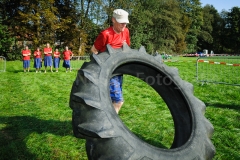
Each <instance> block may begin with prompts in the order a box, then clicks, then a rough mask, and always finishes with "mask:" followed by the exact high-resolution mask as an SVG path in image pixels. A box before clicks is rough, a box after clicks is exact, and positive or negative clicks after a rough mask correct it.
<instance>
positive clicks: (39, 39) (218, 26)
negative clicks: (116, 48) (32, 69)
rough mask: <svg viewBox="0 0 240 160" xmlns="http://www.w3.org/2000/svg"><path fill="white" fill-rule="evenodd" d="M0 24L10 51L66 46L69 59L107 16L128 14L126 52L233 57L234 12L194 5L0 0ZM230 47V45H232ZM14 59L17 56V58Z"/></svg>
mask: <svg viewBox="0 0 240 160" xmlns="http://www.w3.org/2000/svg"><path fill="white" fill-rule="evenodd" d="M0 4H1V6H2V8H1V10H0V13H1V17H2V19H3V22H2V24H3V25H4V26H8V30H9V34H10V36H11V37H15V39H16V41H15V44H14V46H16V47H22V46H21V45H24V43H25V42H29V43H30V42H31V43H32V44H31V45H32V47H33V48H36V47H37V46H40V47H42V46H43V45H44V44H45V43H47V42H50V44H51V45H52V46H53V48H55V47H58V48H60V49H62V48H64V46H66V45H68V46H69V47H70V48H71V49H72V50H73V52H74V54H75V55H85V54H86V53H88V52H89V50H90V47H91V46H92V44H93V42H94V40H95V38H96V36H97V35H98V33H99V32H100V31H101V30H103V29H104V28H106V27H109V26H110V25H111V17H112V11H113V10H114V9H116V8H123V9H125V10H126V11H128V12H129V19H130V24H128V27H129V29H130V34H131V47H132V48H139V47H140V46H141V45H143V46H145V47H146V49H147V51H148V52H149V53H152V52H155V51H156V50H157V51H158V52H166V53H177V54H182V53H191V52H196V51H203V49H208V50H213V51H216V52H215V53H223V52H225V53H226V52H228V53H239V52H240V51H239V47H238V45H237V44H238V43H239V28H240V27H239V26H240V25H239V22H240V20H239V19H240V18H239V8H238V7H234V8H232V9H231V10H230V11H229V12H228V11H222V12H221V13H218V12H217V10H216V9H215V8H214V6H212V5H206V6H204V7H202V6H201V3H200V0H177V1H176V0H169V1H166V0H148V1H146V0H95V1H93V0H80V1H77V0H49V1H45V0H2V1H1V2H0ZM232 42H236V43H232ZM18 54H20V53H18Z"/></svg>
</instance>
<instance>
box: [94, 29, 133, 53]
mask: <svg viewBox="0 0 240 160" xmlns="http://www.w3.org/2000/svg"><path fill="white" fill-rule="evenodd" d="M123 42H126V43H127V44H128V45H129V46H130V36H129V30H128V28H125V29H124V31H123V32H121V33H119V34H117V33H116V32H115V31H114V30H113V27H109V28H107V29H106V30H103V31H102V32H101V33H100V34H99V35H98V37H97V39H96V40H95V42H94V47H95V48H96V49H97V50H98V51H99V52H104V51H106V45H107V44H109V45H111V46H112V47H113V48H121V47H122V46H123Z"/></svg>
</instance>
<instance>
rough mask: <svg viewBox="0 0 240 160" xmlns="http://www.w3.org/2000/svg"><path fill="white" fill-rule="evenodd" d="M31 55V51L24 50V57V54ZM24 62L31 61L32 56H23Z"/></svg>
mask: <svg viewBox="0 0 240 160" xmlns="http://www.w3.org/2000/svg"><path fill="white" fill-rule="evenodd" d="M29 53H30V54H31V51H30V50H29V49H28V50H26V49H24V50H22V55H23V54H29ZM23 60H30V55H28V56H23Z"/></svg>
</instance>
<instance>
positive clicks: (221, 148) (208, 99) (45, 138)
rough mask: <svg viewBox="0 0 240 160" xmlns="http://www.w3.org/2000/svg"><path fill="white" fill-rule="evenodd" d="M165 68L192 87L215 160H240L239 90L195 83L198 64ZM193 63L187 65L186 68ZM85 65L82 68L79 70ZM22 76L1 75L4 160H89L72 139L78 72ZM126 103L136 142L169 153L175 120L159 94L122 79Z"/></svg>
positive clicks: (13, 66)
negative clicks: (205, 120) (71, 104)
mask: <svg viewBox="0 0 240 160" xmlns="http://www.w3.org/2000/svg"><path fill="white" fill-rule="evenodd" d="M181 60H186V62H166V64H167V65H169V66H175V67H177V68H178V69H179V74H180V77H181V78H182V79H184V80H186V81H188V82H190V83H192V84H193V85H194V95H195V96H196V97H198V98H199V99H200V100H202V101H203V102H204V103H205V104H206V106H207V109H206V113H205V116H206V117H207V118H208V119H209V120H210V121H211V123H212V124H213V126H214V128H215V132H214V134H213V137H212V142H213V144H214V146H215V147H216V155H215V157H214V159H216V160H217V159H221V160H226V159H227V160H229V159H232V160H237V159H240V154H239V150H240V123H239V121H240V113H239V112H240V87H239V86H230V85H221V84H213V83H209V84H202V83H199V82H197V80H196V66H195V65H196V64H195V63H193V62H192V61H194V60H196V58H183V59H181ZM187 61H189V62H187ZM80 65H81V64H80ZM31 71H32V72H29V73H23V71H22V62H20V61H15V62H7V72H0V77H1V78H0V92H1V94H0V144H1V145H0V159H24V160H25V159H81V160H82V159H83V160H84V159H87V156H86V153H85V141H84V140H82V139H77V138H75V137H74V136H73V133H72V127H71V113H72V111H71V109H70V108H69V94H70V91H71V87H72V83H73V81H74V80H75V77H76V71H74V72H71V73H65V71H64V69H63V68H62V67H61V68H60V72H58V73H56V72H53V73H50V72H48V73H46V74H44V73H35V72H34V70H33V69H31ZM123 90H124V91H123V92H124V99H125V103H124V105H123V108H122V109H121V111H120V113H119V116H120V118H121V119H122V121H123V122H124V124H125V125H126V126H127V127H128V128H129V129H130V130H131V131H132V132H133V133H135V134H136V135H137V136H138V137H140V138H141V139H143V140H145V141H146V142H148V143H150V144H152V145H154V146H157V147H162V148H169V147H170V146H171V143H172V141H173V137H174V126H173V121H172V117H171V114H170V112H169V110H168V108H167V106H166V104H165V103H164V102H163V100H162V99H161V98H160V97H159V96H158V94H157V93H156V92H155V91H154V90H153V89H152V88H150V87H149V86H148V85H146V84H145V83H144V82H142V81H141V80H139V79H137V78H135V77H131V76H126V75H125V76H124V86H123Z"/></svg>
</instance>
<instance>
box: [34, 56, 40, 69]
mask: <svg viewBox="0 0 240 160" xmlns="http://www.w3.org/2000/svg"><path fill="white" fill-rule="evenodd" d="M41 61H42V60H41V58H35V59H34V65H33V67H34V68H41V67H42V62H41Z"/></svg>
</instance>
